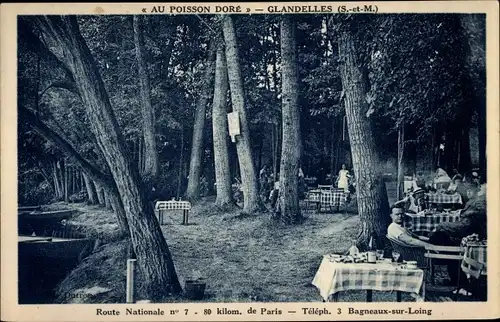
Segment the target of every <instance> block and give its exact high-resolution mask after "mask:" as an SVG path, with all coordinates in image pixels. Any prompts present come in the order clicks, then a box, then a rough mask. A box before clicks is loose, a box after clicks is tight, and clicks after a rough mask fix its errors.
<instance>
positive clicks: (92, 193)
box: [82, 172, 98, 205]
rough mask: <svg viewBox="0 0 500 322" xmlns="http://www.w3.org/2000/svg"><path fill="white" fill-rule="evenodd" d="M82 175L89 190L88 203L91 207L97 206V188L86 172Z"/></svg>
mask: <svg viewBox="0 0 500 322" xmlns="http://www.w3.org/2000/svg"><path fill="white" fill-rule="evenodd" d="M82 175H83V180H84V181H85V188H86V189H87V196H88V203H89V204H91V205H95V204H96V203H98V200H97V193H96V191H95V186H94V184H93V183H92V180H90V179H89V177H88V176H87V175H86V174H85V172H83V173H82Z"/></svg>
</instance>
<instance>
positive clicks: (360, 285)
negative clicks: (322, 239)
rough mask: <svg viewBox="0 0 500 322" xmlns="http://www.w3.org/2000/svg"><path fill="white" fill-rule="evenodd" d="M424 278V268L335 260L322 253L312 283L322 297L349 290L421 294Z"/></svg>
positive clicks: (326, 297) (325, 298) (326, 299)
mask: <svg viewBox="0 0 500 322" xmlns="http://www.w3.org/2000/svg"><path fill="white" fill-rule="evenodd" d="M423 281H424V271H423V270H421V269H411V270H410V269H402V268H399V267H398V266H397V265H393V264H392V263H376V264H368V263H335V262H331V261H330V257H329V256H328V255H325V256H323V260H322V261H321V265H320V266H319V269H318V271H317V272H316V275H315V276H314V279H313V282H312V284H313V285H314V286H316V287H317V288H318V290H319V292H320V295H321V297H323V299H324V300H325V301H328V298H329V297H330V295H332V294H335V293H337V292H341V291H348V290H375V291H401V292H409V293H417V294H418V293H420V290H421V287H422V283H423Z"/></svg>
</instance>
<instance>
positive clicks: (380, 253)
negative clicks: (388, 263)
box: [377, 249, 384, 260]
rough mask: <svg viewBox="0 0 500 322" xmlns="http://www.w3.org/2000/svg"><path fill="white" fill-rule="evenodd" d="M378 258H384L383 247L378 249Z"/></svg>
mask: <svg viewBox="0 0 500 322" xmlns="http://www.w3.org/2000/svg"><path fill="white" fill-rule="evenodd" d="M377 259H379V260H381V259H384V250H383V249H377Z"/></svg>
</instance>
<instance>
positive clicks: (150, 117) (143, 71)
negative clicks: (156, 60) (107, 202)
mask: <svg viewBox="0 0 500 322" xmlns="http://www.w3.org/2000/svg"><path fill="white" fill-rule="evenodd" d="M142 19H143V17H142V16H139V15H134V16H133V26H134V44H135V56H136V59H137V65H138V67H139V84H140V95H141V105H142V122H143V129H142V131H143V135H144V152H145V153H144V154H145V158H144V168H143V173H142V176H143V177H145V178H148V179H152V180H154V179H155V178H156V177H157V176H158V171H159V161H158V152H157V151H156V141H155V115H154V109H153V107H152V106H151V94H150V86H149V75H148V69H147V65H146V61H145V58H144V56H145V55H144V36H143V30H142V24H143V21H142Z"/></svg>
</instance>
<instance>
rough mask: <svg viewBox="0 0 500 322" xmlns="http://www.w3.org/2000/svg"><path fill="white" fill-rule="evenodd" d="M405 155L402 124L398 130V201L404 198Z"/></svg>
mask: <svg viewBox="0 0 500 322" xmlns="http://www.w3.org/2000/svg"><path fill="white" fill-rule="evenodd" d="M404 153H405V129H404V125H403V124H401V125H400V126H399V128H398V181H397V191H396V192H397V195H396V199H397V200H401V199H403V196H404V184H405V167H404V162H403V160H404V158H405V156H404Z"/></svg>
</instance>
